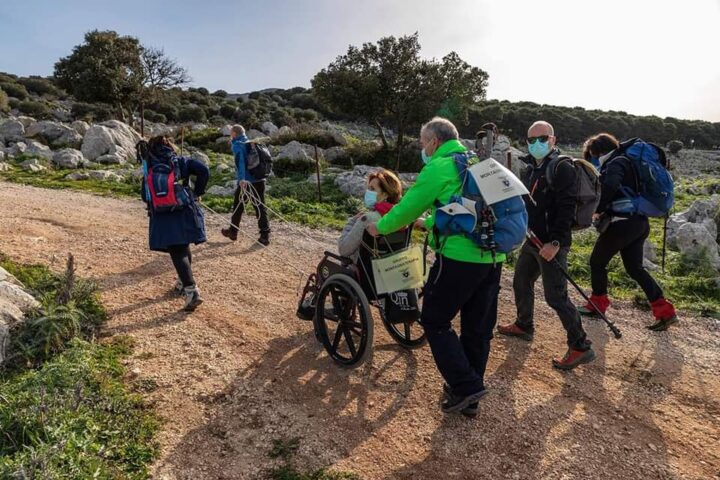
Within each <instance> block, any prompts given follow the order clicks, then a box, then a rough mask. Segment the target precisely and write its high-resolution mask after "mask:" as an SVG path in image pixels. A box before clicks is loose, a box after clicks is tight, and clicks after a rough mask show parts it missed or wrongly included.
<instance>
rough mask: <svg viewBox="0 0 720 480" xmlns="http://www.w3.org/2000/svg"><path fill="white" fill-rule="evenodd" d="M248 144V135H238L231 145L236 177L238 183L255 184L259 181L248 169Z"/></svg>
mask: <svg viewBox="0 0 720 480" xmlns="http://www.w3.org/2000/svg"><path fill="white" fill-rule="evenodd" d="M247 142H248V137H247V136H246V135H238V136H237V137H235V138H234V139H233V141H232V143H231V144H230V146H231V148H232V152H233V155H234V156H235V169H236V170H235V171H236V172H237V174H236V177H237V180H238V181H241V180H245V181H246V182H250V183H255V182H257V179H256V178H255V177H253V176H252V174H251V173H250V172H249V171H248V169H247Z"/></svg>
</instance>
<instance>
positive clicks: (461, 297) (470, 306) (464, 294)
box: [368, 117, 505, 416]
mask: <svg viewBox="0 0 720 480" xmlns="http://www.w3.org/2000/svg"><path fill="white" fill-rule="evenodd" d="M420 146H421V148H422V151H421V156H422V159H423V163H424V164H425V166H424V167H423V169H422V170H421V171H420V174H419V175H418V177H417V181H416V183H415V185H413V187H412V188H410V189H409V190H408V191H407V192H406V193H405V195H404V196H403V198H402V200H401V201H400V203H398V204H397V205H395V207H393V209H392V210H390V211H389V212H388V213H387V214H386V215H385V216H384V217H382V218H381V219H380V220H379V221H378V222H377V223H376V224H375V223H371V224H369V225H368V232H370V234H372V235H374V236H377V235H386V234H389V233H392V232H395V231H397V230H400V229H402V228H403V227H405V226H407V225H410V224H411V223H413V222H416V224H417V223H418V222H417V219H418V218H419V217H420V216H421V215H422V214H423V213H424V212H425V211H427V210H429V209H432V215H430V216H429V217H428V218H427V219H426V220H424V221H422V224H423V226H424V227H425V228H426V229H428V230H430V231H432V229H433V225H434V215H435V210H436V208H437V204H438V203H440V204H446V203H448V202H449V200H450V198H451V197H452V196H455V195H460V194H461V193H462V185H461V181H460V175H459V174H458V170H457V167H456V166H455V160H454V157H453V155H454V154H457V153H464V152H466V151H467V149H466V148H465V147H464V146H463V145H462V143H460V141H459V136H458V131H457V129H456V128H455V125H453V124H452V123H451V122H450V121H449V120H446V119H444V118H440V117H435V118H433V119H432V120H430V121H429V122H428V123H426V124H425V125H423V127H422V129H421V131H420ZM429 242H430V245H432V246H433V248H434V249H435V252H436V261H435V263H434V264H433V266H432V269H431V270H430V276H429V278H428V280H427V283H426V284H425V287H424V290H423V291H424V297H423V307H422V317H421V324H422V327H423V330H424V331H425V335H426V337H427V339H428V342H429V343H430V349H431V350H432V354H433V357H434V359H435V364H436V365H437V367H438V370H439V371H440V373H441V374H442V376H443V378H444V379H445V381H446V382H447V383H446V384H445V385H444V387H443V390H444V392H445V400H444V402H443V404H442V410H443V412H445V413H451V412H456V411H461V412H462V413H463V414H465V415H468V416H473V415H475V414H477V409H478V400H479V399H480V398H481V397H482V396H484V395H485V394H486V393H487V390H486V388H485V383H484V376H485V367H486V365H487V361H488V356H489V354H490V341H491V339H492V337H493V328H494V327H495V322H496V320H497V300H498V293H499V290H500V272H501V269H502V262H504V261H505V255H504V254H502V253H498V254H497V255H496V257H495V259H494V260H495V261H493V255H492V252H491V251H487V250H483V249H481V248H480V247H479V246H478V244H476V243H475V242H474V241H473V240H472V239H470V238H469V237H467V236H465V235H461V234H458V235H449V236H446V237H444V238H435V235H434V234H433V233H431V234H430V236H429ZM458 312H459V313H460V330H461V336H460V337H458V335H457V334H456V333H455V330H453V328H452V320H453V319H454V318H455V316H456V315H457V314H458Z"/></svg>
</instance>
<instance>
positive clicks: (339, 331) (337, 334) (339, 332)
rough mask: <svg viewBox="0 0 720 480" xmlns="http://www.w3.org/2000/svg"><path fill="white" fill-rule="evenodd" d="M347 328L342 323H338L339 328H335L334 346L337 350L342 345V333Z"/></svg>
mask: <svg viewBox="0 0 720 480" xmlns="http://www.w3.org/2000/svg"><path fill="white" fill-rule="evenodd" d="M344 330H345V328H344V327H343V326H342V324H338V327H337V330H335V338H333V343H332V348H333V350H335V351H336V352H337V349H338V347H339V346H340V339H341V338H342V334H343V331H344Z"/></svg>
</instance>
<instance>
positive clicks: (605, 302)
mask: <svg viewBox="0 0 720 480" xmlns="http://www.w3.org/2000/svg"><path fill="white" fill-rule="evenodd" d="M593 303H594V304H595V306H593ZM609 306H610V299H609V298H608V296H607V295H590V301H589V302H587V303H586V304H585V305H583V306H582V307H578V309H577V311H578V312H579V313H580V315H582V316H584V317H595V318H600V313H602V314H603V315H604V314H605V312H606V311H607V309H608V307H609ZM595 307H597V308H598V310H599V311H600V313H598V310H596V309H595Z"/></svg>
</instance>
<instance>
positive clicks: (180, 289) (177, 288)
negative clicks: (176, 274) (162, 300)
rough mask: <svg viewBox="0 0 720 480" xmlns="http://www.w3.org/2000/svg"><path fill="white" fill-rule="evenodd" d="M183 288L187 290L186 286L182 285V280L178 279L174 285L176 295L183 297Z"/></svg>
mask: <svg viewBox="0 0 720 480" xmlns="http://www.w3.org/2000/svg"><path fill="white" fill-rule="evenodd" d="M183 288H185V287H184V285H183V283H182V280H180V279H179V278H178V279H177V280H175V285H173V291H174V292H175V293H177V294H178V295H182V294H183Z"/></svg>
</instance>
